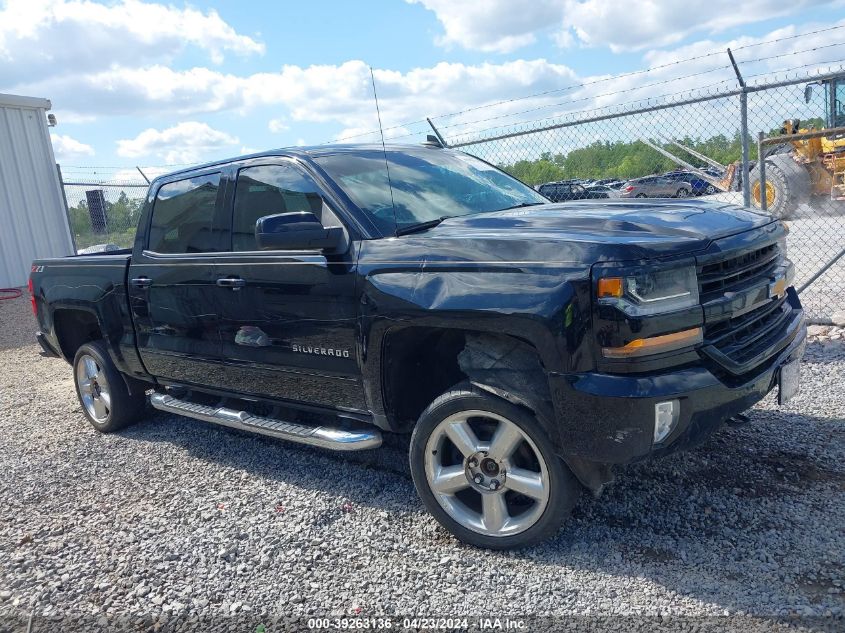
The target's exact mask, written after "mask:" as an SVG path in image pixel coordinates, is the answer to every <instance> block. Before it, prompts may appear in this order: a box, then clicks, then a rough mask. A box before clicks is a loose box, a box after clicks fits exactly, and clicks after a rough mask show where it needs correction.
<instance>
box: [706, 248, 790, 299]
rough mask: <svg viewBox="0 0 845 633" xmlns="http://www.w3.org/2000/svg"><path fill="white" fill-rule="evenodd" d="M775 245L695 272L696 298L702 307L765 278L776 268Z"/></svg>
mask: <svg viewBox="0 0 845 633" xmlns="http://www.w3.org/2000/svg"><path fill="white" fill-rule="evenodd" d="M779 255H780V253H779V252H778V245H777V244H769V245H768V246H764V247H762V248H758V249H756V250H753V251H748V252H747V253H743V254H742V255H739V256H737V257H732V258H730V259H724V260H722V261H720V262H715V263H712V264H705V265H704V266H701V267H699V270H698V294H699V296H700V297H701V300H702V302H703V303H707V301H709V300H711V299H714V298H718V297H721V296H722V295H724V294H725V293H726V292H730V291H732V290H737V289H739V288H741V287H743V286H744V285H745V284H746V283H747V282H749V281H753V280H755V279H759V278H760V277H767V276H768V275H769V274H770V273H771V272H772V271H773V270H774V269H775V268H776V267H777V265H778V257H779Z"/></svg>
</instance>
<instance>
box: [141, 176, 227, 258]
mask: <svg viewBox="0 0 845 633" xmlns="http://www.w3.org/2000/svg"><path fill="white" fill-rule="evenodd" d="M219 192H220V174H219V173H214V174H203V175H202V176H195V177H193V178H187V179H185V180H178V181H176V182H169V183H167V184H165V185H162V186H161V187H160V188H159V190H158V193H157V194H156V199H155V203H154V205H153V216H152V221H151V223H150V235H149V246H148V248H149V250H151V251H153V252H155V253H213V252H219V251H223V250H226V248H227V245H226V244H225V243H224V242H225V241H226V236H225V233H227V231H225V230H224V227H223V223H221V222H220V221H219V219H218V212H217V209H218V206H217V196H218V194H219Z"/></svg>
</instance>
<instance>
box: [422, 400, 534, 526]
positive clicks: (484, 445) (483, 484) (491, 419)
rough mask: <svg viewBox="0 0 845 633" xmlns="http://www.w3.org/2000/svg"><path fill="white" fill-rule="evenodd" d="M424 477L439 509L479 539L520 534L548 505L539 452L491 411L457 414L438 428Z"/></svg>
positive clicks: (431, 440) (428, 450) (430, 442)
mask: <svg viewBox="0 0 845 633" xmlns="http://www.w3.org/2000/svg"><path fill="white" fill-rule="evenodd" d="M479 434H480V435H482V437H485V436H489V438H490V439H489V440H488V439H485V440H481V439H479V437H478V436H479ZM425 472H426V478H427V480H428V485H429V487H430V488H431V489H432V491H433V492H434V495H435V497H436V498H437V502H438V503H439V504H440V505H441V507H442V508H443V509H444V510H445V511H446V512H447V513H448V514H449V516H450V517H452V518H453V519H454V520H455V521H457V522H458V523H460V524H461V525H464V526H466V527H468V528H469V529H471V530H473V531H475V532H478V533H479V534H485V535H487V536H507V535H509V534H519V533H520V532H524V531H525V530H527V529H528V528H530V527H531V526H532V525H534V524H535V523H536V522H537V519H538V518H540V516H542V514H543V511H544V510H545V509H546V506H547V505H548V503H549V473H548V468H547V467H546V462H545V460H544V459H543V456H542V455H541V454H540V451H539V450H537V447H536V446H534V442H532V441H531V438H530V437H528V435H527V434H526V433H525V432H524V431H523V430H522V429H520V428H519V427H518V426H517V425H516V424H514V423H513V422H511V421H510V420H508V419H507V418H505V417H503V416H500V415H497V414H495V413H492V412H490V411H461V412H459V413H455V414H453V415H450V416H449V417H447V418H446V419H445V420H443V421H442V422H441V423H440V424H438V425H437V427H436V428H435V429H434V432H433V433H432V434H431V435H430V436H429V438H428V443H427V445H426V452H425Z"/></svg>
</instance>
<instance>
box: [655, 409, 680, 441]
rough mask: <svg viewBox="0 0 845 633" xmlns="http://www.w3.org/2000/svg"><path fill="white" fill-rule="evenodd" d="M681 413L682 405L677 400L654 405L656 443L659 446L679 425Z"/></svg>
mask: <svg viewBox="0 0 845 633" xmlns="http://www.w3.org/2000/svg"><path fill="white" fill-rule="evenodd" d="M680 413H681V403H680V402H678V401H677V400H667V401H666V402H658V403H657V404H656V405H654V443H655V444H659V443H660V442H662V441H663V440H665V439H666V437H667V436H668V435H669V433H671V432H672V429H674V428H675V425H676V424H677V423H678V417H679V416H680Z"/></svg>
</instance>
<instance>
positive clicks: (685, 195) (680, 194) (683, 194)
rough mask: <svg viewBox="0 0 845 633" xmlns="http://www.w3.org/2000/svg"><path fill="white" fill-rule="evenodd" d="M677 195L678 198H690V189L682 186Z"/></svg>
mask: <svg viewBox="0 0 845 633" xmlns="http://www.w3.org/2000/svg"><path fill="white" fill-rule="evenodd" d="M675 197H676V198H688V197H689V191H687V190H686V189H685V188H684V187H681V188H680V189H678V191H677V192H676V193H675Z"/></svg>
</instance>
